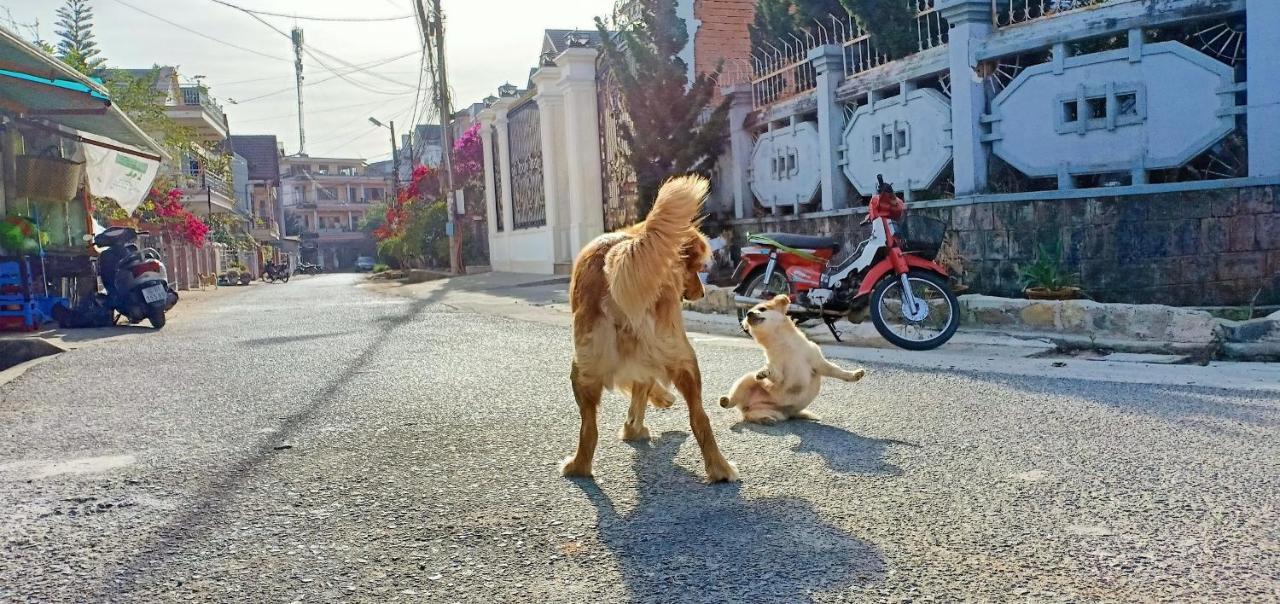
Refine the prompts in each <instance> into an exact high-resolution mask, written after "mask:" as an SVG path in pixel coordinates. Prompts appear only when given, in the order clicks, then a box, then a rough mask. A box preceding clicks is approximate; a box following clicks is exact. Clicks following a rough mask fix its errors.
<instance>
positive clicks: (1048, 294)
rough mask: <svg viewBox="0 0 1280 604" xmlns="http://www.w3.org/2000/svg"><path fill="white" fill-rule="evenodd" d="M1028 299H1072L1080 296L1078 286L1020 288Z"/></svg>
mask: <svg viewBox="0 0 1280 604" xmlns="http://www.w3.org/2000/svg"><path fill="white" fill-rule="evenodd" d="M1022 293H1023V294H1024V295H1026V296H1027V299H1028V300H1074V299H1076V298H1078V297H1079V296H1080V288H1078V287H1060V288H1058V289H1049V288H1046V287H1028V288H1027V289H1024V290H1022Z"/></svg>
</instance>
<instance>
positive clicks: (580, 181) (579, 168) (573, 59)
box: [555, 48, 604, 255]
mask: <svg viewBox="0 0 1280 604" xmlns="http://www.w3.org/2000/svg"><path fill="white" fill-rule="evenodd" d="M597 54H598V51H597V50H596V49H594V48H569V49H566V50H565V51H564V52H562V53H560V56H558V57H556V59H555V63H556V67H559V68H560V80H559V82H558V84H559V88H560V92H561V93H562V94H563V95H564V149H565V158H564V159H565V167H566V168H567V169H568V170H567V172H568V182H567V184H568V187H567V191H566V192H567V193H568V198H569V249H570V250H571V252H570V253H572V254H575V255H576V254H577V253H578V250H580V249H582V247H583V246H584V245H586V244H587V243H588V242H590V241H591V240H592V239H595V238H596V237H597V236H599V235H600V234H601V233H603V232H604V189H603V187H604V184H603V176H602V174H601V171H600V117H599V107H598V104H597V100H596V56H597Z"/></svg>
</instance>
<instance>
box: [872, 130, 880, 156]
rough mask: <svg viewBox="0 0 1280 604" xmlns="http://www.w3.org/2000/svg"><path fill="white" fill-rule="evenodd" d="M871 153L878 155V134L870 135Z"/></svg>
mask: <svg viewBox="0 0 1280 604" xmlns="http://www.w3.org/2000/svg"><path fill="white" fill-rule="evenodd" d="M871 153H873V154H875V155H880V135H879V134H877V135H875V136H873V137H871Z"/></svg>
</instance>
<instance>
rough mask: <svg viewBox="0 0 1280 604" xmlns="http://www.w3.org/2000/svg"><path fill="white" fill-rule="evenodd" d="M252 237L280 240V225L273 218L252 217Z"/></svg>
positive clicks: (264, 239) (265, 240)
mask: <svg viewBox="0 0 1280 604" xmlns="http://www.w3.org/2000/svg"><path fill="white" fill-rule="evenodd" d="M251 234H252V235H253V238H254V239H256V240H257V241H262V242H271V241H279V240H280V225H279V223H277V222H276V220H275V219H274V218H270V217H266V216H257V217H255V218H254V219H253V229H252V231H251Z"/></svg>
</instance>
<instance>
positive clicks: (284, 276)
mask: <svg viewBox="0 0 1280 604" xmlns="http://www.w3.org/2000/svg"><path fill="white" fill-rule="evenodd" d="M290 275H292V273H291V272H289V263H288V262H285V263H284V264H276V263H275V262H272V261H271V260H268V261H267V268H266V270H264V271H263V272H262V280H263V281H268V282H271V283H275V282H276V281H280V282H282V283H288V282H289V276H290Z"/></svg>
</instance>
